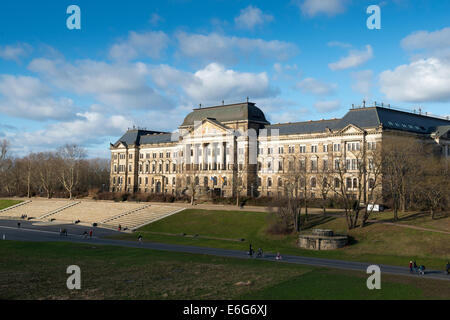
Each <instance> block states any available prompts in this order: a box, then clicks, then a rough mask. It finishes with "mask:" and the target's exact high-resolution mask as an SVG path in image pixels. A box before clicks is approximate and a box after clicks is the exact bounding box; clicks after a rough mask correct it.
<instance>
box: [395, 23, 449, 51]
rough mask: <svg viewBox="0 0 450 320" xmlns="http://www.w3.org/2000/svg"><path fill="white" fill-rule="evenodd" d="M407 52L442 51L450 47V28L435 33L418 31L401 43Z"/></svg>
mask: <svg viewBox="0 0 450 320" xmlns="http://www.w3.org/2000/svg"><path fill="white" fill-rule="evenodd" d="M401 46H402V48H404V49H406V50H417V49H426V50H430V49H441V48H448V47H450V27H448V28H443V29H441V30H437V31H434V32H428V31H416V32H414V33H412V34H410V35H409V36H407V37H405V38H404V39H402V41H401Z"/></svg>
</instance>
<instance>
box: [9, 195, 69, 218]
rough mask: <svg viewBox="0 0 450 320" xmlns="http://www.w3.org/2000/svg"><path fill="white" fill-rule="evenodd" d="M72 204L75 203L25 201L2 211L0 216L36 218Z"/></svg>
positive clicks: (42, 200) (65, 201)
mask: <svg viewBox="0 0 450 320" xmlns="http://www.w3.org/2000/svg"><path fill="white" fill-rule="evenodd" d="M73 203H75V201H70V200H53V199H51V200H49V199H39V200H34V199H33V200H27V201H24V202H21V203H19V204H17V205H15V206H11V207H8V208H5V209H3V210H2V211H1V212H0V216H5V217H12V218H19V217H21V216H22V215H27V217H28V218H38V217H42V216H46V215H47V214H49V213H51V212H55V211H57V210H60V209H63V208H65V207H67V206H68V205H71V204H73Z"/></svg>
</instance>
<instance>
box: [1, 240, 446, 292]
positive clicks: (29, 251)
mask: <svg viewBox="0 0 450 320" xmlns="http://www.w3.org/2000/svg"><path fill="white" fill-rule="evenodd" d="M72 264H75V265H78V266H79V267H80V268H81V290H68V289H67V287H66V280H67V277H68V275H67V274H66V268H67V266H69V265H72ZM366 280H367V275H366V274H364V273H361V272H351V271H348V272H347V271H339V270H331V269H325V268H314V267H308V266H301V265H294V264H285V263H277V262H269V261H260V260H256V259H232V258H222V257H213V256H206V255H194V254H187V253H175V252H164V251H154V250H147V249H135V248H123V247H113V246H94V245H91V244H75V243H64V242H52V243H45V242H17V241H7V240H6V241H2V242H1V246H0V299H449V298H450V287H449V286H448V283H447V282H446V281H438V280H428V279H427V280H425V279H421V278H419V277H394V276H383V275H382V279H381V281H382V283H381V287H382V289H381V290H368V289H367V288H366Z"/></svg>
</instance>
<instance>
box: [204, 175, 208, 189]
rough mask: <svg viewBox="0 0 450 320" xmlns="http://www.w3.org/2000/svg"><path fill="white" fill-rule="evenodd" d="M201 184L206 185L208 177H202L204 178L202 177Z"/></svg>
mask: <svg viewBox="0 0 450 320" xmlns="http://www.w3.org/2000/svg"><path fill="white" fill-rule="evenodd" d="M203 185H204V186H205V187H207V186H208V177H204V178H203Z"/></svg>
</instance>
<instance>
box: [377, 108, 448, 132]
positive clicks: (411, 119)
mask: <svg viewBox="0 0 450 320" xmlns="http://www.w3.org/2000/svg"><path fill="white" fill-rule="evenodd" d="M377 109H378V117H379V119H380V122H381V123H382V124H383V127H384V128H389V129H396V130H402V131H410V132H416V133H433V132H434V131H436V129H437V128H438V127H440V126H448V125H450V121H449V120H445V119H439V118H434V117H428V116H425V115H420V114H417V113H411V112H404V111H398V110H392V109H386V108H377Z"/></svg>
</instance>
